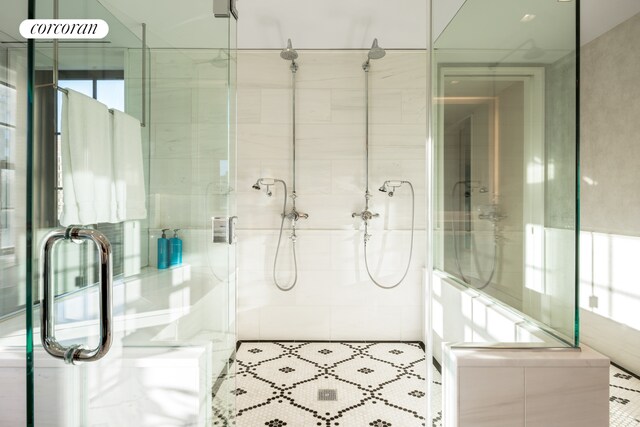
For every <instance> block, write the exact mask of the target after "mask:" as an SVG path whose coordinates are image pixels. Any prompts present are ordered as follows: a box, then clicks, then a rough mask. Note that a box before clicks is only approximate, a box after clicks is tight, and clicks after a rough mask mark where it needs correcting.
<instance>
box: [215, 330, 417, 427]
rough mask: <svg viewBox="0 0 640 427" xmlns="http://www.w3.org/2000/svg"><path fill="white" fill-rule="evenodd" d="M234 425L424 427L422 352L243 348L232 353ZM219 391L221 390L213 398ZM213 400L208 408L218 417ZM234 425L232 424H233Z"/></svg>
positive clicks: (373, 346)
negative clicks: (233, 367)
mask: <svg viewBox="0 0 640 427" xmlns="http://www.w3.org/2000/svg"><path fill="white" fill-rule="evenodd" d="M236 362H237V365H236V373H235V388H234V389H233V390H229V392H230V393H232V394H233V395H235V405H236V411H235V417H233V420H231V421H230V422H228V421H225V420H224V419H223V418H222V417H220V418H219V419H217V420H214V421H213V425H214V426H217V425H221V426H224V425H229V424H231V425H235V426H239V427H257V426H267V427H283V426H289V427H302V426H305V427H306V426H309V427H311V426H323V427H329V426H346V427H355V426H373V427H389V426H402V427H414V426H415V427H419V426H425V425H426V421H425V416H426V414H425V413H424V412H425V410H424V408H425V405H426V402H427V396H426V394H425V392H424V389H425V387H424V384H425V377H424V375H425V372H426V366H425V359H424V351H423V350H422V349H421V348H420V346H419V345H418V344H407V343H350V342H341V343H313V342H295V343H289V342H263V343H244V344H242V345H241V346H240V349H239V350H238V353H237V360H236ZM218 394H219V393H218ZM216 397H221V398H222V399H216V400H217V402H214V411H216V412H217V413H221V412H223V411H221V408H220V407H218V408H216V405H217V404H220V403H222V402H223V401H224V400H225V399H224V396H216ZM234 423H235V424H234Z"/></svg>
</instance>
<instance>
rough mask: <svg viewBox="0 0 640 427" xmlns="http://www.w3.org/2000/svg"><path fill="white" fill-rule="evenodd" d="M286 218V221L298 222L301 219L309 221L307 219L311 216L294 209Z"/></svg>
mask: <svg viewBox="0 0 640 427" xmlns="http://www.w3.org/2000/svg"><path fill="white" fill-rule="evenodd" d="M284 217H285V218H286V219H288V220H291V221H297V220H299V219H307V218H309V214H307V213H303V212H298V211H297V210H295V209H292V210H291V211H290V212H289V213H287V214H286V215H284Z"/></svg>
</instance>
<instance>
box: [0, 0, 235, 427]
mask: <svg viewBox="0 0 640 427" xmlns="http://www.w3.org/2000/svg"><path fill="white" fill-rule="evenodd" d="M53 6H54V4H53V3H52V2H48V1H39V2H38V3H37V10H36V16H37V17H39V18H51V17H52V11H53ZM116 13H117V12H116V11H112V10H107V9H106V8H105V7H104V6H103V5H102V4H101V3H99V2H97V1H95V2H94V1H89V2H87V1H80V0H77V1H76V0H62V1H60V2H59V17H60V18H91V19H104V20H105V21H107V22H108V24H109V27H110V33H109V35H108V36H107V38H106V39H105V40H102V41H101V42H100V43H96V42H91V41H75V42H70V43H63V42H60V43H59V44H58V46H55V45H54V44H52V43H51V42H50V41H45V42H37V43H35V46H34V49H33V55H34V58H33V59H34V60H33V62H32V68H31V70H30V72H32V73H33V76H34V88H33V94H34V98H33V99H34V104H33V107H32V110H31V111H32V112H33V127H32V128H33V139H32V141H31V143H32V144H31V147H32V152H33V163H31V164H29V173H30V176H31V185H32V187H31V191H29V192H28V193H27V197H28V203H27V206H30V212H31V221H29V226H30V227H31V228H30V229H29V230H28V233H27V235H29V236H30V238H29V240H28V243H29V244H30V246H31V269H30V270H29V268H27V271H30V274H28V278H29V280H28V281H27V286H28V287H29V289H30V291H31V297H32V301H33V304H32V305H29V304H27V306H26V310H25V311H24V312H22V313H20V312H17V313H16V314H15V315H14V317H13V318H12V319H13V320H14V321H15V322H16V324H22V325H23V324H24V322H25V317H26V318H27V319H29V318H30V319H31V320H30V321H29V320H27V328H26V331H25V330H24V329H23V328H18V329H19V332H16V334H15V337H16V339H19V338H22V340H24V337H25V335H26V336H29V335H31V336H32V339H33V346H32V347H29V346H27V358H28V359H29V360H30V368H31V371H30V372H31V375H32V378H31V379H32V383H31V384H33V387H32V388H29V387H27V394H28V399H27V401H28V402H30V403H31V406H30V407H28V408H27V414H26V416H27V419H28V423H29V424H32V425H37V426H65V427H66V426H118V427H120V426H158V425H167V426H171V425H175V426H184V425H189V426H191V425H193V426H204V425H209V423H210V422H211V420H212V418H213V416H214V409H213V401H212V390H213V389H215V386H216V382H217V379H218V377H219V376H220V375H221V374H225V373H227V372H228V370H229V360H230V358H232V355H233V351H234V349H235V341H236V338H235V322H234V319H235V257H234V254H235V246H234V245H233V244H232V242H230V241H229V239H226V240H224V241H222V240H221V239H219V238H216V233H215V231H216V230H214V226H215V225H216V224H219V223H220V220H221V219H224V220H226V225H227V228H226V231H227V234H226V236H230V235H231V233H230V231H231V230H230V229H229V224H232V222H233V221H232V219H233V216H234V212H235V208H234V201H233V197H232V194H233V187H235V182H234V180H235V175H234V171H235V158H234V147H235V145H234V144H233V140H232V138H233V133H232V130H233V129H232V126H231V125H230V120H231V119H232V116H231V111H232V99H233V96H232V95H233V84H232V82H231V81H230V79H231V72H232V71H231V69H232V67H231V65H230V62H231V61H230V56H231V55H230V53H229V52H230V46H229V42H230V41H229V36H228V35H229V32H230V25H229V22H228V20H224V22H222V21H215V25H221V26H223V27H224V31H223V34H224V37H223V38H222V40H219V39H216V43H215V46H214V48H211V49H180V50H177V49H167V48H164V47H158V48H153V49H152V48H149V47H147V46H146V45H143V40H144V39H145V38H146V37H145V35H144V33H143V31H145V30H146V31H153V30H154V28H153V26H152V25H148V26H147V28H146V29H143V25H142V24H141V25H140V26H136V27H135V28H131V27H126V26H125V25H123V24H122V23H121V18H122V17H121V16H119V15H118V17H116V16H115V15H114V14H116ZM206 13H208V16H209V18H210V19H211V22H212V25H213V24H214V18H213V15H212V14H211V12H210V11H209V10H208V8H207V10H203V11H202V14H203V16H205V14H206ZM209 18H208V19H209ZM148 19H149V20H150V21H151V22H153V21H154V17H152V16H148ZM129 21H130V20H128V22H129ZM217 33H220V32H217ZM147 34H148V33H147ZM157 40H158V39H156V45H161V42H158V41H157ZM219 45H220V46H219ZM204 59H206V60H207V61H206V63H204V62H203V60H204ZM217 59H218V60H219V61H216V60H217ZM220 63H222V65H221V64H220ZM217 65H221V66H217ZM56 82H57V86H58V87H59V89H57V88H55V87H54V86H53V84H55V83H56ZM72 96H73V97H75V98H77V97H78V96H80V97H82V98H81V99H83V100H84V101H83V102H89V103H90V104H91V103H93V104H91V105H95V104H104V106H106V107H105V108H108V109H111V110H120V111H122V112H124V113H125V114H126V115H127V116H128V117H129V119H132V120H138V121H139V122H140V124H141V126H140V135H141V139H140V141H139V142H136V141H135V139H133V140H132V139H130V134H128V135H125V137H126V144H127V145H131V144H133V145H134V146H135V144H138V145H139V148H140V152H141V158H140V159H137V161H136V160H132V156H129V155H127V156H125V158H124V159H120V160H123V161H124V162H125V163H124V164H120V165H119V164H118V163H117V161H118V159H117V158H116V155H115V154H113V153H112V154H113V155H114V158H113V159H112V169H111V172H112V173H113V176H112V177H109V178H108V179H112V180H113V186H115V187H116V188H117V187H118V186H123V187H124V188H126V189H127V191H133V190H131V188H132V187H134V186H138V190H139V189H140V188H143V191H144V196H142V197H139V198H137V199H134V200H130V201H131V202H132V203H134V204H135V206H136V207H137V209H138V211H137V213H133V214H131V215H130V216H129V211H128V210H127V213H126V216H125V217H124V218H122V217H120V216H117V217H116V218H115V219H114V218H110V219H108V220H99V219H98V220H94V221H90V220H87V221H85V220H83V219H81V220H80V224H79V225H76V224H77V221H76V220H67V219H66V217H67V214H68V212H67V210H66V209H68V208H69V206H70V203H71V202H70V200H71V201H73V199H72V198H71V196H70V192H75V197H76V201H77V204H78V207H81V203H80V199H81V198H82V197H84V196H86V194H84V193H80V192H78V191H76V190H77V189H79V188H80V186H79V184H78V182H79V183H80V184H82V183H83V182H85V183H86V181H88V180H94V181H97V180H100V179H105V176H106V175H100V173H99V172H98V171H100V170H103V169H100V167H101V166H103V165H102V164H101V163H102V162H106V161H107V159H106V158H105V157H104V156H102V155H100V154H98V153H99V152H100V150H99V148H100V147H99V146H95V145H94V146H91V144H95V142H94V141H92V139H94V138H102V135H100V134H92V133H91V132H92V131H94V129H91V126H85V129H80V131H78V129H72V128H73V126H76V125H77V123H78V122H74V120H79V122H80V123H84V122H83V121H82V120H83V118H82V114H81V115H80V116H78V117H80V118H79V119H78V118H77V117H73V116H72V110H71V107H70V106H71V102H72V100H71V97H72ZM64 97H69V110H68V111H69V114H68V115H66V116H64V117H63V115H62V113H61V111H63V108H62V107H61V105H62V100H63V98H64ZM90 98H93V100H90ZM65 108H66V107H65ZM101 108H102V107H101ZM110 114H114V117H115V115H117V114H119V113H118V112H117V111H114V112H110ZM87 120H88V119H87ZM90 120H93V119H92V118H91V119H90ZM109 120H113V121H112V122H111V121H110V122H109V123H110V124H109V126H110V128H109V129H110V131H109V132H111V134H112V135H113V136H112V139H107V140H105V143H108V144H113V145H114V147H115V146H116V144H118V142H117V139H116V138H117V136H116V135H117V132H119V131H118V129H117V128H116V122H115V120H116V119H115V118H114V119H109ZM130 131H131V129H129V132H130ZM65 132H68V134H66V135H65ZM72 132H80V135H85V136H87V138H84V139H79V140H78V141H80V142H79V143H78V142H77V141H76V142H73V141H71V139H72V138H74V136H73V135H72ZM82 132H84V134H83V133H82ZM118 135H119V134H118ZM131 141H134V142H131ZM73 144H75V145H73ZM125 148H126V147H125ZM73 150H80V151H81V152H82V153H84V154H85V158H84V160H85V161H87V162H89V163H90V164H91V165H92V167H91V168H87V170H85V171H82V173H83V174H84V175H80V176H78V175H77V174H78V173H79V172H78V170H77V169H75V168H76V166H77V165H76V164H74V155H73V154H72V153H73ZM114 150H115V148H114ZM114 153H115V151H114ZM65 156H69V157H68V158H65ZM133 157H135V156H133ZM107 169H108V168H107ZM116 175H117V176H119V177H120V180H118V178H117V177H116ZM83 180H84V181H83ZM109 182H111V181H109ZM96 188H97V187H96ZM117 195H118V194H117V191H116V196H117ZM92 196H93V200H94V203H96V204H97V202H96V200H97V199H98V198H99V197H104V194H99V191H95V194H93V195H92ZM117 202H118V200H116V207H117V206H118V205H117ZM65 205H66V206H65ZM72 206H73V205H72ZM94 208H95V206H94ZM95 210H96V211H98V209H95ZM116 215H119V213H117V214H116ZM78 217H79V218H81V215H79V216H78ZM216 220H217V221H216ZM162 230H165V234H166V236H167V238H168V239H170V240H169V241H168V242H166V241H164V240H163V238H162ZM165 243H168V245H169V246H170V248H171V250H170V253H171V257H170V259H169V261H168V262H169V265H168V267H167V268H164V267H165V266H164V265H163V263H162V262H161V260H159V258H160V257H161V255H160V254H161V252H162V250H160V251H159V250H158V246H159V245H163V244H165ZM180 243H181V250H178V248H179V246H180ZM179 252H180V254H181V258H182V259H181V260H180V259H179V257H178V256H177V255H178V253H179ZM27 301H28V299H27ZM20 334H22V335H21V336H20ZM23 342H24V341H23ZM23 354H24V353H23ZM229 396H232V395H231V394H229ZM232 404H233V400H232V399H231V398H228V399H226V400H225V402H224V404H222V405H221V406H220V407H221V408H223V409H224V410H225V411H228V410H230V409H231V408H232ZM0 417H2V416H1V415H0ZM22 424H23V423H16V424H11V425H22ZM0 425H4V420H0ZM7 425H9V424H7Z"/></svg>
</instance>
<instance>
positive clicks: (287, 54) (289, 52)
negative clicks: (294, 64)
mask: <svg viewBox="0 0 640 427" xmlns="http://www.w3.org/2000/svg"><path fill="white" fill-rule="evenodd" d="M280 58H282V59H284V60H286V61H295V60H296V59H297V58H298V52H296V50H295V49H294V48H293V46H292V45H291V39H289V40H287V47H286V48H284V49H282V52H280Z"/></svg>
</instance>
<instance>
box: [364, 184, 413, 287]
mask: <svg viewBox="0 0 640 427" xmlns="http://www.w3.org/2000/svg"><path fill="white" fill-rule="evenodd" d="M405 182H406V183H407V184H409V188H410V189H411V243H410V246H409V261H407V268H405V270H404V274H403V275H402V278H400V280H399V281H398V282H397V283H394V284H393V285H388V286H385V285H383V284H381V283H380V282H378V281H377V280H376V279H374V278H373V275H372V274H371V271H370V269H369V260H368V258H367V228H368V225H367V224H366V223H365V227H364V228H365V230H364V265H365V266H366V268H367V274H368V275H369V278H370V279H371V281H372V282H373V283H375V284H376V286H378V287H380V288H382V289H393V288H395V287H396V286H398V285H399V284H400V283H402V281H403V280H404V279H405V277H407V273H409V267H410V266H411V257H412V256H413V234H414V230H415V227H414V225H415V218H416V211H415V204H416V196H415V193H414V191H413V185H412V184H411V183H410V182H409V181H405Z"/></svg>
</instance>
